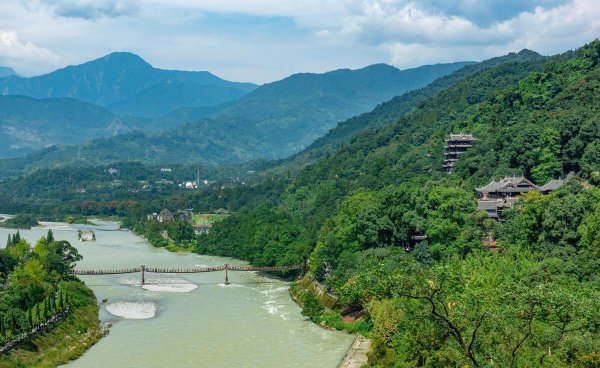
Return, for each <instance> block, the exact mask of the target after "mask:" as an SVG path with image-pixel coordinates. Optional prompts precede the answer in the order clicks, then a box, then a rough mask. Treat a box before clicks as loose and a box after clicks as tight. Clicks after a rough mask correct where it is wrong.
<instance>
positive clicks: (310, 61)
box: [0, 0, 600, 83]
mask: <svg viewBox="0 0 600 368" xmlns="http://www.w3.org/2000/svg"><path fill="white" fill-rule="evenodd" d="M599 35H600V1H598V0H479V1H478V0H454V1H448V0H423V1H409V0H335V1H333V0H211V1H208V0H2V1H0V65H2V66H10V67H13V68H14V69H15V70H17V71H18V72H20V73H22V74H24V75H37V74H41V73H46V72H49V71H52V70H54V69H56V68H59V67H63V66H66V65H70V64H78V63H81V62H85V61H87V60H90V59H93V58H96V57H100V56H103V55H105V54H107V53H110V52H112V51H132V52H134V53H137V54H138V55H140V56H141V57H143V58H144V59H146V60H147V61H148V62H150V63H151V64H153V65H154V66H157V67H161V68H170V69H185V70H209V71H211V72H213V73H215V74H217V75H219V76H221V77H224V78H227V79H230V80H236V81H250V82H256V83H265V82H270V81H273V80H277V79H281V78H283V77H286V76H288V75H290V74H292V73H298V72H324V71H328V70H332V69H337V68H358V67H362V66H366V65H369V64H373V63H380V62H383V63H388V64H392V65H395V66H397V67H400V68H408V67H415V66H419V65H422V64H430V63H438V62H451V61H459V60H483V59H486V58H489V57H492V56H497V55H501V54H505V53H507V52H510V51H519V50H521V49H523V48H530V49H533V50H536V51H538V52H541V53H543V54H554V53H558V52H563V51H566V50H569V49H573V48H576V47H579V46H581V45H582V44H584V43H586V42H589V41H591V40H593V39H594V38H597V37H598V36H599Z"/></svg>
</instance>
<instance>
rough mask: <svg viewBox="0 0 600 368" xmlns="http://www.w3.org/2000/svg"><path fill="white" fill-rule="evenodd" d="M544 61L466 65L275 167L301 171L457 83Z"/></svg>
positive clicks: (505, 59) (520, 57)
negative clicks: (483, 73)
mask: <svg viewBox="0 0 600 368" xmlns="http://www.w3.org/2000/svg"><path fill="white" fill-rule="evenodd" d="M544 58H545V57H543V56H541V55H540V54H538V53H536V52H534V51H531V50H526V49H525V50H522V51H520V52H518V53H509V54H507V55H504V56H500V57H495V58H491V59H488V60H484V61H482V62H480V63H476V64H472V65H466V66H464V67H462V68H460V69H458V70H456V71H454V72H452V73H450V74H448V75H446V76H443V77H440V78H438V79H436V80H435V81H433V82H432V83H430V84H429V85H427V86H425V87H423V88H419V89H416V90H413V91H410V92H407V93H404V94H402V95H400V96H396V97H394V98H392V99H391V100H389V101H386V102H383V103H381V104H379V105H377V107H375V108H374V109H373V110H371V111H369V112H366V113H363V114H360V115H357V116H353V117H351V118H350V119H348V120H345V121H342V122H340V123H338V125H337V126H336V127H335V128H333V129H331V130H330V131H329V132H327V134H325V135H324V136H322V137H320V138H318V139H317V140H315V141H314V142H313V143H312V144H311V145H310V146H309V147H307V148H306V149H304V150H302V151H300V152H298V153H297V154H295V155H292V156H290V157H288V158H287V159H285V161H284V162H283V163H279V164H277V169H278V170H279V171H282V170H283V171H288V170H291V171H293V172H297V171H299V170H300V169H302V168H303V167H305V166H307V165H309V164H311V163H314V162H315V161H316V160H317V159H319V158H320V157H322V156H323V155H325V154H327V153H330V152H334V151H336V150H337V149H339V147H340V146H342V145H343V144H346V143H348V142H349V141H350V140H351V139H352V138H353V137H355V136H356V135H357V134H359V133H361V132H364V131H366V130H373V129H379V128H382V127H385V126H388V125H391V124H393V123H395V122H396V121H397V120H398V119H400V117H401V116H402V115H404V114H406V113H408V112H410V111H411V110H413V109H415V108H416V107H417V106H418V105H419V103H420V102H422V101H424V100H426V99H428V98H431V97H434V96H436V95H437V94H439V93H440V92H442V91H444V90H445V89H447V88H449V87H450V86H452V85H454V84H456V83H457V82H458V81H460V80H462V79H464V78H466V77H468V76H470V75H473V74H475V73H478V72H480V71H482V70H485V69H489V68H492V67H495V66H498V65H501V64H506V63H520V62H525V61H539V62H543V60H544Z"/></svg>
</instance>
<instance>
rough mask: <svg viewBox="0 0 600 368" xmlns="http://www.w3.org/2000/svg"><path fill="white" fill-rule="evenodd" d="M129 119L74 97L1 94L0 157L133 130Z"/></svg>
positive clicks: (18, 154)
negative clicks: (42, 97)
mask: <svg viewBox="0 0 600 368" xmlns="http://www.w3.org/2000/svg"><path fill="white" fill-rule="evenodd" d="M130 123H132V122H130V121H127V120H123V119H121V118H119V117H117V116H115V115H114V114H113V113H111V112H110V111H108V110H106V109H105V108H103V107H100V106H97V105H94V104H91V103H87V102H81V101H77V100H74V99H71V98H44V99H34V98H31V97H25V96H0V158H5V157H11V156H20V155H24V154H27V153H30V152H32V151H34V150H39V149H42V148H45V147H48V146H50V145H53V144H58V143H67V144H79V143H82V142H85V141H87V140H89V139H92V138H97V137H102V136H112V135H116V134H119V133H124V132H127V131H128V130H130V129H131V128H132V127H131V126H130Z"/></svg>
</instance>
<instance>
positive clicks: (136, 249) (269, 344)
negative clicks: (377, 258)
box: [0, 222, 353, 368]
mask: <svg viewBox="0 0 600 368" xmlns="http://www.w3.org/2000/svg"><path fill="white" fill-rule="evenodd" d="M97 225H98V226H87V225H68V224H59V223H52V224H49V223H48V224H44V225H43V226H41V227H36V228H33V229H31V230H21V231H20V233H21V235H22V237H25V238H26V239H27V240H28V241H29V242H32V243H33V244H35V241H36V240H37V239H39V238H40V237H41V236H42V235H45V234H46V233H47V231H48V228H52V229H53V232H54V237H55V238H56V239H58V240H63V239H64V240H68V241H70V242H71V244H73V245H74V246H76V247H77V249H78V250H79V252H80V253H81V255H83V257H84V258H83V260H82V261H81V262H80V263H79V264H78V265H77V268H79V269H90V268H92V269H110V268H128V267H137V266H139V265H142V264H143V265H146V266H151V267H165V268H169V267H170V268H176V267H205V266H218V265H223V264H224V263H229V264H243V262H241V261H236V260H232V259H228V258H221V257H210V256H200V255H194V254H174V253H170V252H168V251H165V250H163V249H157V248H154V247H152V246H150V245H149V244H148V243H147V242H146V241H144V240H143V239H142V238H139V237H137V236H136V235H134V234H132V233H131V232H129V231H122V230H119V229H118V227H117V224H115V223H111V222H98V223H97ZM79 229H92V230H94V231H95V233H96V241H95V242H87V243H81V242H78V241H77V230H79ZM13 232H14V230H9V229H2V228H0V244H1V245H0V246H1V247H4V242H5V241H4V239H7V237H8V234H9V233H13ZM80 277H81V279H82V280H84V281H85V282H86V284H88V285H89V286H90V288H91V289H93V290H94V293H95V294H96V296H97V298H98V302H99V303H101V307H100V318H101V320H102V322H104V323H107V322H111V323H112V324H113V325H112V327H111V328H110V333H109V334H108V336H106V337H104V338H103V339H102V340H101V341H100V342H99V343H98V344H96V345H95V346H93V347H92V348H91V349H90V350H88V351H87V352H86V353H85V354H84V355H83V356H82V357H80V358H79V359H78V360H76V361H74V362H72V363H70V364H68V366H69V367H86V368H90V367H102V368H105V367H148V368H150V367H169V368H177V367H217V368H219V367H253V368H254V367H260V368H271V367H272V368H280V367H311V368H318V367H324V368H327V367H331V368H334V367H336V366H337V365H338V363H339V362H340V361H341V359H342V358H343V356H344V355H345V353H346V351H347V350H348V348H349V346H350V345H351V344H352V341H353V337H352V336H351V335H348V334H346V333H343V332H336V331H328V330H324V329H322V328H320V327H318V326H316V325H314V324H312V323H311V322H310V321H308V320H307V319H306V318H305V317H303V316H302V315H301V314H300V309H299V308H298V306H297V305H296V304H295V303H294V302H292V301H291V299H290V297H289V293H288V283H286V282H283V281H280V280H276V279H272V278H268V277H264V276H261V275H259V274H256V273H252V272H230V273H229V281H230V282H231V285H224V274H223V273H222V272H214V273H201V274H180V275H175V274H173V275H170V274H151V273H147V274H146V282H147V284H148V285H147V289H149V290H147V289H144V288H142V287H141V286H140V285H139V281H140V275H139V274H129V275H107V276H80ZM104 300H106V301H105V302H104Z"/></svg>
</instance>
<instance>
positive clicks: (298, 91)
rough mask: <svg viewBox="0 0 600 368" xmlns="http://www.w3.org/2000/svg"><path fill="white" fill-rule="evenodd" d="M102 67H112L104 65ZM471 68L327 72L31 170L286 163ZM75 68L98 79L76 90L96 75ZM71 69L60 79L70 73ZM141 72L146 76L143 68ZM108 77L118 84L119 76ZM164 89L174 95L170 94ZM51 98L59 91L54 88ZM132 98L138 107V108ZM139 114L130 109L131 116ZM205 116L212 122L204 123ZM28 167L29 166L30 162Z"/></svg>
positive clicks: (50, 156)
mask: <svg viewBox="0 0 600 368" xmlns="http://www.w3.org/2000/svg"><path fill="white" fill-rule="evenodd" d="M111 55H115V54H111ZM111 55H109V59H110V56H111ZM121 58H127V59H131V60H133V62H134V63H136V64H137V65H140V61H139V60H141V59H139V60H138V58H137V57H134V56H132V55H131V54H125V55H119V59H121ZM100 60H103V59H100ZM97 62H98V61H94V62H92V63H97ZM103 64H111V63H110V62H109V61H105V62H104V63H103ZM469 64H472V62H460V63H452V64H438V65H428V66H422V67H419V68H414V69H407V70H399V69H397V68H394V67H392V66H389V65H385V64H377V65H372V66H368V67H365V68H362V69H358V70H349V69H342V70H336V71H332V72H328V73H324V74H311V73H302V74H296V75H292V76H290V77H288V78H285V79H283V80H281V81H277V82H273V83H269V84H266V85H263V86H260V87H258V88H256V89H254V90H253V91H252V92H250V93H248V94H247V95H244V96H243V97H241V98H239V99H237V100H235V101H229V102H226V103H223V104H220V105H217V106H203V107H192V108H190V107H179V108H176V109H174V110H171V111H170V112H169V113H167V114H165V115H163V116H162V117H160V118H158V119H156V120H154V121H153V122H150V123H149V124H148V125H146V127H147V128H146V130H150V129H148V128H152V129H159V128H162V129H166V128H169V127H172V129H170V130H164V131H161V132H157V133H152V132H134V133H130V134H125V135H119V136H116V137H112V138H110V137H109V138H102V139H101V140H96V141H92V142H90V143H89V144H82V145H80V146H79V147H68V146H64V147H57V148H52V149H49V150H47V153H44V152H39V153H36V154H35V157H36V159H35V162H30V164H33V165H34V166H37V165H42V166H43V165H54V164H59V165H68V164H71V163H74V162H75V161H78V163H79V164H82V163H83V164H98V163H106V162H112V161H114V160H122V159H124V158H129V159H130V160H141V161H147V162H165V163H167V162H181V163H202V164H222V163H234V162H243V161H247V160H253V159H261V158H263V159H272V158H282V157H286V156H288V155H290V154H292V153H295V152H298V151H299V150H301V149H303V148H304V147H306V146H307V145H309V144H310V143H312V142H313V141H314V140H315V139H317V138H318V137H320V136H322V135H323V134H325V133H326V132H327V131H328V130H329V129H331V128H332V127H334V126H335V125H336V123H337V122H338V121H342V120H345V119H347V118H349V117H351V116H354V115H356V114H360V113H363V112H365V111H369V110H370V109H372V108H373V107H374V106H375V105H377V104H378V103H381V102H382V101H385V100H387V99H390V98H392V97H393V96H396V95H400V94H402V93H404V92H407V91H409V90H412V89H415V88H420V87H423V86H425V85H427V84H428V83H430V82H431V81H433V80H434V79H436V78H438V77H440V76H443V75H446V74H449V73H452V72H453V71H455V70H457V69H459V68H461V67H463V66H465V65H469ZM83 65H84V66H85V65H87V64H83ZM148 67H149V68H150V69H153V68H152V67H150V66H148ZM78 68H83V69H85V70H88V71H89V72H90V73H92V75H96V74H95V71H96V69H95V68H92V67H91V66H87V67H83V66H80V67H75V69H74V70H75V71H76V73H74V75H72V76H71V77H69V78H67V77H65V76H64V75H63V79H69V80H74V81H76V82H73V84H76V85H81V84H82V82H81V80H87V81H89V80H91V79H93V77H92V76H89V75H87V74H81V73H82V70H81V69H78ZM66 69H68V68H66ZM66 69H61V71H57V72H55V73H58V72H62V73H65V70H66ZM110 69H111V70H112V72H111V73H112V74H113V75H128V73H126V72H121V73H119V72H117V71H116V70H113V69H112V68H110ZM142 69H143V70H146V68H142ZM125 70H131V68H125ZM154 70H156V69H154ZM52 74H53V73H51V74H50V75H52ZM38 78H42V77H38ZM123 78H124V79H125V77H123ZM213 78H216V77H214V76H213ZM105 79H106V78H105ZM108 79H109V80H112V81H114V80H115V78H108ZM124 79H123V80H124ZM15 80H16V78H11V77H9V78H5V79H4V80H0V82H2V81H4V82H5V83H6V82H7V81H9V82H10V83H14V81H15ZM123 80H121V79H119V83H118V84H119V85H129V83H124V82H123ZM128 80H131V78H129V79H128ZM226 83H230V82H226ZM188 87H189V86H188V85H186V84H184V83H183V82H182V83H177V84H175V83H170V84H165V85H161V86H159V87H148V88H144V89H143V90H142V91H140V92H138V93H137V94H134V95H133V96H131V97H130V98H129V99H125V100H122V101H121V102H117V103H113V104H109V105H108V108H109V109H110V108H112V109H113V110H118V109H119V108H121V107H123V106H125V105H127V106H129V107H131V106H138V107H142V106H148V105H150V107H147V108H146V111H148V110H149V109H151V108H152V109H153V108H155V107H156V105H157V104H158V102H160V103H162V104H163V105H162V106H166V105H167V104H171V106H170V107H173V106H175V105H176V103H175V102H176V101H178V97H176V95H177V94H179V92H181V91H183V92H186V90H187V88H188ZM219 87H220V89H219V91H221V92H223V95H226V96H227V95H228V93H229V92H231V91H230V90H228V89H227V88H229V87H228V86H227V85H225V86H219ZM247 88H248V89H250V88H253V86H247ZM118 89H119V88H116V87H113V88H109V87H108V86H107V85H105V84H102V90H103V91H105V92H106V93H103V94H99V93H92V92H93V91H91V90H88V92H86V93H85V94H84V93H83V92H82V91H79V90H77V89H76V90H75V92H76V93H75V92H74V93H71V94H72V95H73V96H79V97H80V98H82V96H84V97H86V98H88V99H92V97H94V98H95V101H96V102H98V101H101V102H103V103H106V102H107V101H109V100H110V99H108V97H106V96H109V97H110V96H112V97H111V98H112V99H113V100H114V99H115V98H116V93H113V92H114V91H115V90H118ZM46 91H47V90H46ZM165 91H172V92H173V93H172V94H169V93H166V92H165ZM51 92H52V93H56V91H53V90H52V91H51ZM80 92H81V93H80ZM109 92H110V93H109ZM187 92H189V91H187ZM183 94H185V95H186V98H188V101H189V100H194V99H196V97H197V96H199V94H196V95H194V94H191V93H183ZM124 95H125V93H123V92H122V91H119V93H118V96H120V97H121V96H124ZM223 95H221V96H223ZM160 96H163V97H162V98H160ZM228 96H231V95H228ZM132 97H134V98H133V100H136V101H137V102H135V103H133V102H132V101H133V100H132V99H131V98H132ZM211 98H212V101H213V102H214V103H218V102H219V101H223V100H224V99H226V98H219V95H218V94H215V95H213V96H212V97H211ZM142 100H145V101H148V104H144V103H141V102H139V101H142ZM158 100H160V101H158ZM154 102H156V103H154ZM138 107H136V108H138ZM136 108H129V110H128V111H131V110H135V109H136ZM138 109H139V108H138ZM126 111H127V109H125V108H123V110H119V112H121V114H122V116H123V115H125V113H126ZM205 117H211V118H210V119H202V118H205ZM195 119H202V120H199V121H196V122H192V123H186V124H183V125H181V124H182V122H183V121H186V120H187V121H191V120H195ZM125 125H126V126H127V124H125ZM75 150H76V151H77V152H75ZM25 161H28V160H27V159H26V160H25ZM28 166H29V167H31V166H30V165H29V164H28Z"/></svg>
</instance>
